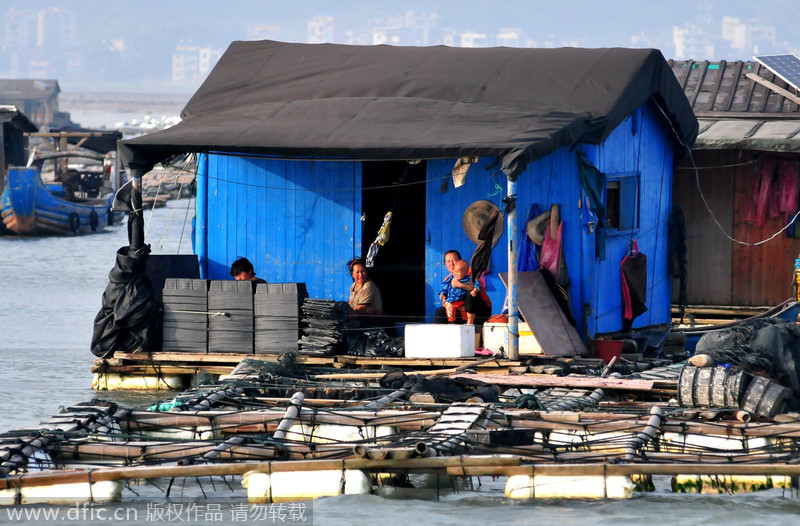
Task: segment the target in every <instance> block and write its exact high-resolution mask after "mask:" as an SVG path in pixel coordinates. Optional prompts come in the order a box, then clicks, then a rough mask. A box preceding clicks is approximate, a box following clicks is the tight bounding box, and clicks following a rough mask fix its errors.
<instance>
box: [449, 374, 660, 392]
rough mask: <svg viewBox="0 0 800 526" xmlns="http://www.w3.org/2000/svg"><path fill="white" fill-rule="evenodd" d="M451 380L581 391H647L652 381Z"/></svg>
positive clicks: (493, 377)
mask: <svg viewBox="0 0 800 526" xmlns="http://www.w3.org/2000/svg"><path fill="white" fill-rule="evenodd" d="M451 378H464V379H468V380H478V381H481V382H486V383H489V384H499V385H515V386H523V387H572V388H582V389H624V390H627V391H649V390H651V389H653V385H654V384H655V381H654V380H626V379H624V378H600V377H584V376H552V375H549V374H541V375H534V374H521V375H517V376H511V375H509V376H498V375H489V374H456V375H453V376H452V377H451Z"/></svg>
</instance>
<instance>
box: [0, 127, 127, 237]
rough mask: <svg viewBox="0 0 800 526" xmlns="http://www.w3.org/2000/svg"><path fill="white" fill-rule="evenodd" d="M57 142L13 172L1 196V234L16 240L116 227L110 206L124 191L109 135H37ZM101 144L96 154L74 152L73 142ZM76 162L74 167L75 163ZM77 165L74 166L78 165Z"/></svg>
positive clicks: (40, 149)
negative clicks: (116, 194) (11, 236)
mask: <svg viewBox="0 0 800 526" xmlns="http://www.w3.org/2000/svg"><path fill="white" fill-rule="evenodd" d="M29 135H31V136H33V137H39V138H43V139H52V142H51V143H47V142H45V143H44V145H46V146H47V148H52V150H53V151H48V150H47V148H45V147H44V146H41V147H36V148H34V149H33V151H32V153H31V155H30V157H29V161H28V163H27V166H24V167H23V166H10V167H9V168H8V171H7V174H6V178H5V184H4V185H3V187H2V188H3V191H2V193H0V211H1V212H2V219H3V222H2V229H3V230H4V231H7V232H10V233H13V234H17V235H27V236H36V235H65V234H79V233H91V232H97V231H99V230H102V229H103V227H105V226H106V225H110V224H112V223H113V220H114V216H113V215H112V213H111V210H110V208H111V204H112V202H113V199H114V193H115V191H116V189H117V188H118V187H119V180H118V174H119V172H118V171H117V169H116V163H115V157H114V154H113V153H108V152H107V151H105V150H106V149H107V148H113V142H109V141H108V140H106V141H105V142H101V141H98V140H97V139H102V138H104V137H103V136H104V135H106V134H104V133H94V132H59V133H34V134H29ZM75 139H79V140H80V139H83V140H84V141H88V140H90V139H96V140H95V142H94V143H89V142H86V143H81V142H80V141H79V145H80V144H83V145H84V146H85V145H86V144H89V145H90V146H93V147H94V148H97V149H96V150H92V151H90V150H86V149H81V148H79V147H78V145H76V147H75V148H72V149H69V148H68V144H69V141H70V140H75ZM70 161H72V162H70ZM73 162H74V163H75V164H73Z"/></svg>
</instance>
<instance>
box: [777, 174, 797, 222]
mask: <svg viewBox="0 0 800 526" xmlns="http://www.w3.org/2000/svg"><path fill="white" fill-rule="evenodd" d="M778 172H779V174H780V175H779V177H780V184H779V185H778V186H779V188H780V207H779V208H780V211H781V213H782V214H784V217H785V218H786V221H788V220H789V218H790V217H791V216H793V215H794V214H795V212H797V196H798V193H797V182H798V181H797V180H798V174H799V173H800V172H799V171H798V167H797V162H795V161H781V162H780V163H779V164H778Z"/></svg>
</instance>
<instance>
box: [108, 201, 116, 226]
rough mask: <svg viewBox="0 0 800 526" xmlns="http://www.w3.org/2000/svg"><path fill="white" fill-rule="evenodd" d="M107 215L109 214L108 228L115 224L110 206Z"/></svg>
mask: <svg viewBox="0 0 800 526" xmlns="http://www.w3.org/2000/svg"><path fill="white" fill-rule="evenodd" d="M106 213H107V214H108V226H111V225H113V224H114V212H112V211H111V207H110V206H109V207H108V210H107V211H106Z"/></svg>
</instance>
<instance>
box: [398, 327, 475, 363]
mask: <svg viewBox="0 0 800 526" xmlns="http://www.w3.org/2000/svg"><path fill="white" fill-rule="evenodd" d="M405 355H406V358H463V357H472V356H475V326H474V325H455V324H450V323H424V324H422V323H414V324H408V325H406V354H405Z"/></svg>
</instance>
